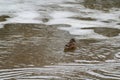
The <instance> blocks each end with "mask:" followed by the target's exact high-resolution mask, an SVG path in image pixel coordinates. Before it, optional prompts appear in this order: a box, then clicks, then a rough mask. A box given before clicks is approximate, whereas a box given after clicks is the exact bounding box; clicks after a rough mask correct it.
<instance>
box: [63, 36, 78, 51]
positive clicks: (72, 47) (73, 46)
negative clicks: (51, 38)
mask: <svg viewBox="0 0 120 80" xmlns="http://www.w3.org/2000/svg"><path fill="white" fill-rule="evenodd" d="M76 48H77V46H76V41H75V39H73V38H72V39H71V40H70V41H69V42H68V43H67V44H66V45H65V47H64V52H73V51H74V50H76Z"/></svg>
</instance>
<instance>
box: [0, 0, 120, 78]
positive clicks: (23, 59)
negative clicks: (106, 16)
mask: <svg viewBox="0 0 120 80" xmlns="http://www.w3.org/2000/svg"><path fill="white" fill-rule="evenodd" d="M89 1H90V0H85V4H84V5H85V7H89V8H91V6H92V7H94V8H95V9H97V8H96V6H93V5H92V4H90V3H89ZM106 1H107V0H106ZM98 2H99V1H98ZM108 2H109V1H108ZM91 3H95V4H98V3H97V2H96V1H95V0H92V1H91ZM63 4H64V5H68V7H64V6H63V7H62V6H59V5H56V4H52V5H46V6H42V7H44V8H45V9H48V11H45V12H46V13H47V12H49V11H50V10H51V11H71V12H77V11H78V12H79V6H78V5H79V1H77V2H66V3H63ZM63 4H62V5H63ZM80 4H82V3H81V1H80ZM101 4H102V3H101ZM110 4H111V3H109V5H110ZM112 4H113V3H112ZM69 5H74V6H73V7H69ZM86 5H87V6H86ZM75 6H77V8H76V9H74V7H75ZM104 6H105V4H103V6H102V8H104ZM112 6H113V5H112ZM112 6H111V5H110V7H109V8H111V7H112ZM116 6H117V7H119V4H117V5H116ZM102 8H101V9H102ZM105 8H108V7H105ZM102 10H104V9H102ZM43 13H44V12H43ZM82 13H85V14H86V15H87V14H89V12H88V13H86V12H82ZM45 15H46V14H45ZM68 18H72V19H75V20H83V21H96V20H97V19H95V18H92V17H80V16H78V17H76V16H71V17H68ZM49 19H51V18H50V17H47V18H43V19H42V20H43V24H32V23H9V24H5V25H4V27H3V28H1V29H0V80H120V37H119V33H120V30H119V28H111V27H110V28H109V27H85V28H81V29H83V30H87V29H88V30H89V29H90V30H93V31H94V32H95V33H96V34H100V35H102V36H105V37H107V38H105V39H102V38H101V39H96V38H82V37H83V36H79V35H70V34H69V32H67V31H63V30H60V29H58V28H60V27H67V28H69V27H71V25H70V24H51V25H50V24H47V22H49ZM108 22H109V20H108ZM105 23H106V22H105ZM78 29H79V28H78ZM88 36H89V35H88ZM73 37H81V38H80V39H76V41H77V46H78V48H77V50H76V51H75V52H64V51H63V50H64V45H65V44H66V43H67V42H68V41H69V40H70V39H71V38H73ZM85 37H86V36H85Z"/></svg>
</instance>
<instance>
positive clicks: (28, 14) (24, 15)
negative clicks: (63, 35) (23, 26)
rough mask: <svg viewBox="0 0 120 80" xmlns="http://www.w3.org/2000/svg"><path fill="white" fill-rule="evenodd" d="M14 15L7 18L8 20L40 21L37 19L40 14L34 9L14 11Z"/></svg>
mask: <svg viewBox="0 0 120 80" xmlns="http://www.w3.org/2000/svg"><path fill="white" fill-rule="evenodd" d="M15 15H16V16H15V17H14V18H10V19H8V22H11V23H13V22H22V23H41V22H40V20H37V18H38V17H40V14H39V13H37V12H35V11H24V12H19V13H16V14H15Z"/></svg>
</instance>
